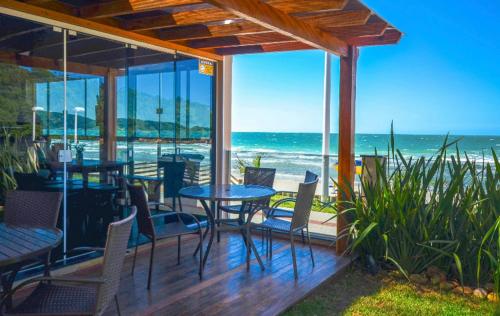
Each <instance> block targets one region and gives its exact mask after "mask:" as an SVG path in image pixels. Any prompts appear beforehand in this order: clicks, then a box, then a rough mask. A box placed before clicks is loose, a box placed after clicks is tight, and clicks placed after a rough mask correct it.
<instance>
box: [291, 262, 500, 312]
mask: <svg viewBox="0 0 500 316" xmlns="http://www.w3.org/2000/svg"><path fill="white" fill-rule="evenodd" d="M495 310H496V312H495ZM285 315H286V316H295V315H398V316H399V315H415V316H416V315H433V316H437V315H450V316H451V315H454V316H455V315H483V316H484V315H500V307H498V306H495V304H493V303H490V302H488V301H486V300H479V299H476V298H473V297H464V296H461V295H457V294H453V293H451V292H442V291H439V290H429V289H419V288H417V287H415V286H413V285H410V284H408V283H407V282H405V281H396V280H394V279H392V278H389V277H387V276H381V275H379V276H371V275H370V274H367V273H364V272H361V271H359V269H353V270H352V271H350V272H347V273H346V274H345V275H344V276H342V277H340V278H339V279H336V280H334V281H332V282H329V283H328V284H325V285H323V286H322V287H321V288H319V289H318V290H317V291H316V292H315V293H314V294H312V295H311V296H310V297H308V298H307V299H305V300H304V301H302V302H300V303H299V304H297V305H295V306H294V307H293V308H292V309H291V310H289V311H287V312H286V313H285Z"/></svg>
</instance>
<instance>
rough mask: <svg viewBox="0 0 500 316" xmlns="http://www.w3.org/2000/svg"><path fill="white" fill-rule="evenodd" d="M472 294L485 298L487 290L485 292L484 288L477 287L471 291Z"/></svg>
mask: <svg viewBox="0 0 500 316" xmlns="http://www.w3.org/2000/svg"><path fill="white" fill-rule="evenodd" d="M472 294H473V295H474V296H475V297H477V298H486V296H487V295H488V292H486V290H485V289H483V288H477V289H475V290H474V292H472Z"/></svg>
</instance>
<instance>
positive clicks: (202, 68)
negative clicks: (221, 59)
mask: <svg viewBox="0 0 500 316" xmlns="http://www.w3.org/2000/svg"><path fill="white" fill-rule="evenodd" d="M198 72H199V73H200V74H202V75H207V76H213V75H214V63H213V62H211V61H208V60H203V59H200V60H199V61H198Z"/></svg>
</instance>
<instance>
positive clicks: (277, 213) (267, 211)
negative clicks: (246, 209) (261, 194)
mask: <svg viewBox="0 0 500 316" xmlns="http://www.w3.org/2000/svg"><path fill="white" fill-rule="evenodd" d="M318 179H319V176H318V175H317V174H315V173H313V172H311V171H309V170H307V171H306V176H305V177H304V183H309V182H314V181H316V180H318ZM296 200H297V199H296V198H284V199H280V200H278V201H276V202H275V203H274V204H273V205H272V206H271V207H267V208H264V209H263V212H262V213H263V214H264V215H265V216H266V218H271V217H275V218H292V217H293V210H291V209H286V208H279V207H278V206H279V205H281V204H283V203H287V202H296ZM301 234H302V242H305V236H304V231H302V232H301Z"/></svg>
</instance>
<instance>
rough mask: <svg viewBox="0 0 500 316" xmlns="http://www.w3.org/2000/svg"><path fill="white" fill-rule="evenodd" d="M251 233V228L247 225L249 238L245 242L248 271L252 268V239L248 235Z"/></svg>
mask: <svg viewBox="0 0 500 316" xmlns="http://www.w3.org/2000/svg"><path fill="white" fill-rule="evenodd" d="M249 235H250V228H249V227H247V238H246V240H245V244H246V246H247V271H249V270H250V240H249V238H248V236H249Z"/></svg>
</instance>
